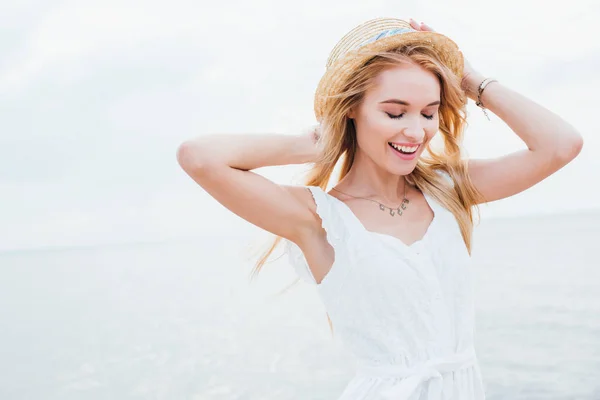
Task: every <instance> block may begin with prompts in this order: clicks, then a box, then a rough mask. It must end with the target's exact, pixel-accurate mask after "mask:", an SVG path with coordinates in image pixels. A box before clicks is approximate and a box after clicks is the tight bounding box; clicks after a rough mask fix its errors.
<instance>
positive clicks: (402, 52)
mask: <svg viewBox="0 0 600 400" xmlns="http://www.w3.org/2000/svg"><path fill="white" fill-rule="evenodd" d="M402 63H412V64H416V65H419V66H421V67H422V68H424V69H425V70H427V71H430V72H432V73H433V74H435V75H436V76H437V77H438V80H439V82H440V86H441V95H440V96H441V101H440V103H441V104H440V107H439V131H440V133H441V136H442V139H443V149H442V151H440V152H436V151H435V150H434V149H432V148H431V145H430V144H428V145H427V147H426V150H427V153H428V155H429V157H421V158H420V159H419V160H418V161H417V165H416V167H415V169H414V170H413V171H412V172H411V173H410V174H408V175H407V176H406V177H405V178H406V180H407V182H408V183H409V184H412V185H415V186H416V187H417V188H418V189H419V190H421V191H422V192H424V193H426V194H429V195H430V196H431V197H432V198H434V199H435V200H436V201H438V202H439V203H441V204H442V205H443V206H444V207H445V208H447V209H448V210H449V211H450V212H452V214H454V216H455V218H456V221H457V222H458V225H459V227H460V231H461V234H462V237H463V240H464V243H465V246H466V248H467V250H468V252H469V254H471V239H472V231H473V224H474V221H473V206H475V208H477V211H478V212H479V208H478V207H477V204H478V203H479V202H482V200H483V196H482V195H481V194H480V193H479V192H478V191H477V190H476V188H475V187H474V186H473V184H472V182H471V180H470V179H469V175H468V173H467V160H466V159H465V158H461V155H462V154H461V145H462V141H463V136H464V128H465V127H466V125H467V121H466V104H467V96H466V95H465V93H464V91H463V90H462V89H461V86H460V83H461V82H460V81H461V78H460V77H458V76H456V74H454V73H453V72H452V71H451V70H450V69H449V68H448V67H447V66H446V65H444V64H443V63H442V62H441V61H440V59H439V58H438V56H437V55H436V53H435V51H434V49H432V48H431V47H430V46H427V45H425V44H410V45H406V46H403V47H401V48H398V49H395V50H393V51H389V52H384V53H381V52H379V53H374V54H372V57H371V58H370V59H369V61H368V62H367V63H365V64H364V65H363V66H362V67H361V68H359V69H357V70H356V71H355V72H354V74H353V75H352V77H351V78H350V79H349V80H348V82H347V83H346V84H345V85H344V88H343V90H342V91H341V92H340V93H336V94H334V95H333V96H331V97H330V99H329V101H327V102H326V103H327V104H326V108H325V110H324V112H323V115H324V116H323V119H322V121H320V130H321V139H320V140H321V141H322V144H321V145H322V152H321V154H320V156H319V157H318V159H317V160H316V161H315V163H314V165H313V166H312V168H311V169H310V171H309V172H308V177H307V179H306V182H305V184H306V185H307V186H319V187H321V188H322V189H323V190H325V189H326V187H327V185H328V183H329V179H330V178H331V175H332V173H333V170H334V168H335V167H336V165H337V163H338V161H340V159H342V165H341V169H340V173H339V177H338V180H341V179H342V178H343V177H344V176H345V175H346V174H347V173H348V172H349V171H350V168H352V164H353V162H354V156H355V154H356V150H357V141H356V131H355V128H354V124H353V123H352V121H351V120H350V119H349V118H348V116H347V115H348V112H349V111H350V110H351V109H352V108H353V107H355V106H358V105H359V104H360V103H361V101H362V99H363V98H364V95H365V93H366V92H367V91H368V90H369V89H370V88H372V87H373V86H374V85H375V82H374V81H375V80H374V78H375V77H376V76H377V75H378V74H379V73H381V72H382V71H384V70H385V69H388V68H391V67H395V66H398V65H399V64H402ZM437 171H443V172H446V173H447V174H448V175H450V177H451V179H452V181H453V183H454V185H452V184H451V183H449V182H447V181H446V180H445V179H444V178H443V177H442V176H440V174H438V173H437ZM280 241H281V237H276V238H275V240H274V242H273V243H272V244H271V246H270V248H269V249H268V250H267V251H266V252H265V253H264V254H263V255H262V256H261V257H260V259H259V260H258V261H257V263H256V265H255V268H254V270H253V271H252V274H253V276H255V275H257V274H258V273H259V272H260V270H261V269H262V267H263V266H264V264H265V263H266V262H267V260H268V259H269V256H270V255H271V253H272V252H273V251H274V250H275V248H276V247H277V245H278V244H279V243H280ZM328 319H329V316H328ZM329 324H330V327H331V320H329Z"/></svg>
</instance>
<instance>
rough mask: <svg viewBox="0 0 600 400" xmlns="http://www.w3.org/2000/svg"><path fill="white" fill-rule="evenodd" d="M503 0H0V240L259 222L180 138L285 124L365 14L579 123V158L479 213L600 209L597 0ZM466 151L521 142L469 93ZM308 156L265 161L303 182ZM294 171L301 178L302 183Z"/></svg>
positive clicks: (13, 244)
mask: <svg viewBox="0 0 600 400" xmlns="http://www.w3.org/2000/svg"><path fill="white" fill-rule="evenodd" d="M562 4H564V3H562ZM568 4H569V8H565V7H564V6H561V7H550V6H548V3H547V2H542V1H530V0H519V1H513V0H507V1H502V2H495V4H493V5H491V4H490V3H489V2H480V1H476V0H462V1H448V0H436V1H395V2H394V1H384V0H372V1H360V2H359V1H356V2H352V1H350V2H349V1H347V0H327V1H324V0H318V1H317V0H304V1H301V2H296V1H294V2H291V1H276V0H255V1H235V0H234V1H227V2H205V1H197V0H195V1H192V0H172V1H169V2H166V1H160V2H159V1H154V0H144V1H131V0H102V1H95V0H90V1H62V2H52V1H38V0H19V1H15V0H13V1H8V2H7V1H3V2H2V4H1V5H0V29H1V31H0V51H1V54H2V56H1V57H0V193H1V196H0V250H8V249H23V248H35V247H46V246H72V245H88V244H95V243H115V242H128V241H146V240H170V239H179V238H186V237H193V236H197V235H202V234H207V233H215V234H227V233H229V232H233V231H235V232H239V231H238V230H240V229H241V230H242V231H243V230H244V229H249V230H250V231H252V229H254V228H252V227H248V226H247V225H249V224H245V223H243V222H242V221H240V220H239V218H237V217H235V216H233V215H231V214H230V213H228V212H227V211H226V210H224V209H223V208H222V207H221V206H220V205H218V204H217V203H216V202H214V201H213V200H212V199H211V198H209V197H208V196H207V195H206V194H205V193H204V192H203V191H202V190H201V189H200V188H199V187H198V186H196V185H195V184H194V183H193V182H192V181H191V180H190V179H189V178H188V177H187V176H186V175H185V174H184V173H183V171H181V170H180V169H179V167H178V165H177V162H176V159H175V151H176V149H177V146H178V145H179V143H180V142H182V141H183V140H184V139H187V138H190V137H194V136H198V135H202V134H207V133H215V132H235V133H241V132H251V133H253V132H281V133H293V132H297V131H298V130H300V129H302V128H304V127H306V126H309V125H312V124H313V123H314V116H313V113H312V96H313V93H314V88H315V86H316V83H317V81H318V79H319V78H320V76H321V74H322V73H323V70H324V64H325V60H326V58H327V55H328V52H329V50H330V49H331V47H332V46H333V45H334V44H335V43H336V42H337V40H338V39H339V38H340V37H341V36H342V35H343V34H344V33H345V32H346V31H348V30H349V29H351V28H352V27H354V26H355V25H357V24H358V23H360V22H362V21H364V20H367V19H370V18H374V17H378V16H395V17H401V18H408V17H414V18H416V19H417V20H422V21H424V22H426V23H429V24H430V25H431V26H433V27H434V29H436V30H437V31H440V32H443V33H445V34H447V35H448V36H450V37H451V38H453V39H454V40H455V41H456V42H457V43H458V44H459V46H460V47H461V48H462V50H463V52H464V53H465V55H466V56H467V58H468V59H469V60H470V62H471V64H472V65H473V66H474V67H475V68H476V69H478V70H480V71H481V72H482V73H484V74H486V75H490V76H493V77H495V78H496V79H498V80H501V81H502V82H503V83H504V84H505V85H507V86H509V87H511V88H513V89H515V90H517V91H519V92H521V93H523V94H524V95H526V96H528V97H530V98H532V99H534V100H535V101H537V102H538V103H540V104H542V105H544V106H545V107H547V108H549V109H551V110H552V111H554V112H556V113H557V114H559V115H560V116H562V117H563V118H565V119H566V120H567V121H569V122H570V123H571V124H572V125H573V126H575V127H576V128H577V129H579V130H580V132H581V133H582V134H583V136H584V139H585V146H584V149H583V151H582V153H581V155H580V156H579V158H578V159H576V160H575V161H574V162H573V163H571V164H570V165H568V166H567V167H565V168H564V169H563V170H561V171H560V172H559V173H557V174H555V175H553V176H552V177H550V178H549V179H547V180H546V181H544V182H542V183H540V184H539V185H537V186H536V187H534V188H532V189H530V190H529V191H527V192H525V193H522V194H520V195H517V196H514V197H512V198H510V199H506V200H502V201H499V202H495V203H492V204H489V205H486V206H484V207H482V216H483V217H484V218H494V217H503V216H511V215H525V214H537V213H544V214H547V213H560V212H571V211H574V210H577V209H582V208H584V209H591V208H595V207H600V189H599V186H598V183H597V178H598V175H599V173H600V161H599V160H598V157H597V151H598V150H600V133H599V132H598V127H597V123H596V121H595V120H594V117H595V116H596V113H597V112H598V111H597V108H596V107H597V105H598V100H597V95H598V92H599V90H600V77H599V76H598V74H597V71H599V70H600V44H598V42H597V41H594V40H593V39H592V38H594V37H598V32H597V30H598V28H597V21H598V19H599V17H600V5H599V3H598V2H597V1H594V0H573V1H570V2H569V3H568ZM469 116H470V126H469V131H468V132H467V141H466V143H465V145H466V147H467V151H468V153H469V154H470V155H471V156H473V157H488V156H490V157H492V156H497V155H501V154H503V153H506V152H510V151H515V150H518V149H520V148H524V147H525V145H524V144H523V143H522V142H521V141H520V140H519V139H518V137H517V136H516V135H515V134H514V133H513V132H511V131H510V130H509V129H508V127H507V126H506V125H505V124H504V123H503V122H502V121H501V120H500V119H498V118H497V117H495V116H492V121H491V122H489V121H487V120H486V119H485V117H484V116H483V114H482V112H481V111H480V110H479V109H478V108H477V107H475V106H474V105H473V104H471V105H470V108H469ZM301 171H302V169H301V168H300V167H298V166H290V167H283V168H281V167H280V168H267V169H263V170H261V171H260V172H261V173H263V174H265V175H266V176H268V177H270V178H271V179H274V180H276V181H278V182H281V183H284V182H286V183H287V182H290V181H292V182H296V181H297V178H298V176H299V173H300V172H301ZM294 180H296V181H294Z"/></svg>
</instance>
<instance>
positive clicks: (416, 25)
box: [408, 18, 435, 32]
mask: <svg viewBox="0 0 600 400" xmlns="http://www.w3.org/2000/svg"><path fill="white" fill-rule="evenodd" d="M408 22H409V23H410V26H411V27H412V28H413V29H416V30H418V31H431V32H435V31H434V30H433V28H432V27H430V26H429V25H427V24H425V23H423V22H421V23H418V22H417V21H415V20H414V19H412V18H410V19H409V20H408Z"/></svg>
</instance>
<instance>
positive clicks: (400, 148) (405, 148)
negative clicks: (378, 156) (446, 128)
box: [388, 142, 421, 154]
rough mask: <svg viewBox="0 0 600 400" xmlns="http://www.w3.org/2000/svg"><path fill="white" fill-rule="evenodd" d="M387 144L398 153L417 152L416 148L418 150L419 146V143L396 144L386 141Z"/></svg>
mask: <svg viewBox="0 0 600 400" xmlns="http://www.w3.org/2000/svg"><path fill="white" fill-rule="evenodd" d="M388 144H389V145H390V147H391V148H392V149H394V150H396V151H397V152H399V153H402V154H414V153H416V152H417V150H419V147H421V145H420V144H419V145H416V146H398V145H396V144H394V143H391V142H388Z"/></svg>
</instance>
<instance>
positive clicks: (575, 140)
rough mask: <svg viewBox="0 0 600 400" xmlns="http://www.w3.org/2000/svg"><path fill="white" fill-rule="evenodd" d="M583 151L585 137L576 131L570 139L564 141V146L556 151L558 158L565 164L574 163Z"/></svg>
mask: <svg viewBox="0 0 600 400" xmlns="http://www.w3.org/2000/svg"><path fill="white" fill-rule="evenodd" d="M582 149H583V137H582V136H581V134H580V133H579V132H577V131H574V132H573V134H572V135H570V137H569V138H568V139H567V140H565V141H564V144H563V145H561V146H559V147H558V148H557V149H556V157H557V158H558V159H559V160H561V161H562V162H563V163H564V164H567V163H569V162H571V161H573V160H574V159H575V158H576V157H577V156H578V155H579V153H581V150H582Z"/></svg>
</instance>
